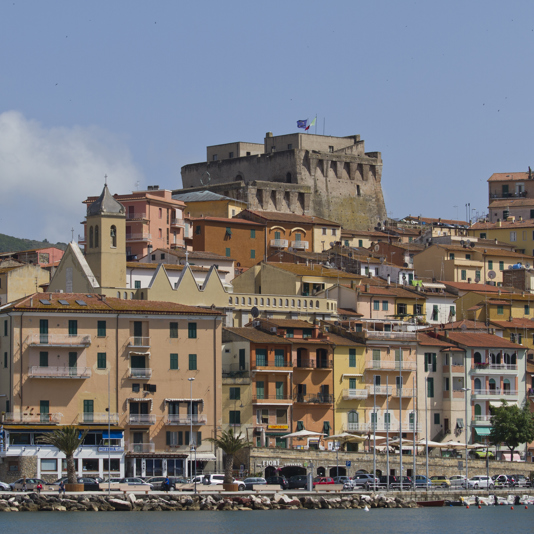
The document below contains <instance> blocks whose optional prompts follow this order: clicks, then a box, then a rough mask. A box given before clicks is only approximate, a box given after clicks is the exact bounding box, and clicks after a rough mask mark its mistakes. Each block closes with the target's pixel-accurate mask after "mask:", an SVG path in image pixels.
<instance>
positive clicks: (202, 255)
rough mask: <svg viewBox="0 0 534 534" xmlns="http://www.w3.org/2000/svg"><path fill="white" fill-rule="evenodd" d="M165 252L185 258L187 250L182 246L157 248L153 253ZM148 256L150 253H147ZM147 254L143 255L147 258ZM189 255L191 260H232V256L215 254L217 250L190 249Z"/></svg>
mask: <svg viewBox="0 0 534 534" xmlns="http://www.w3.org/2000/svg"><path fill="white" fill-rule="evenodd" d="M158 251H159V252H165V253H167V254H170V255H171V256H176V257H177V258H183V259H184V260H185V250H184V249H180V248H175V249H174V248H173V249H170V248H157V249H156V250H153V251H152V254H154V253H156V252H158ZM147 256H148V254H147ZM147 256H143V257H144V258H146V257H147ZM187 257H188V259H189V260H225V261H232V259H231V258H228V257H226V256H222V255H221V254H215V252H206V251H203V250H190V251H188V253H187Z"/></svg>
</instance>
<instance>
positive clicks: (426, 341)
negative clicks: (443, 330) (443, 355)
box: [417, 332, 450, 347]
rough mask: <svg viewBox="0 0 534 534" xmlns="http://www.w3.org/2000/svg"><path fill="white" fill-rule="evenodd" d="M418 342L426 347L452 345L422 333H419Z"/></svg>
mask: <svg viewBox="0 0 534 534" xmlns="http://www.w3.org/2000/svg"><path fill="white" fill-rule="evenodd" d="M417 342H418V343H419V345H421V346H424V347H431V346H432V347H449V346H450V343H447V342H446V341H442V340H441V339H437V338H435V337H432V336H429V335H428V334H424V333H422V332H418V333H417Z"/></svg>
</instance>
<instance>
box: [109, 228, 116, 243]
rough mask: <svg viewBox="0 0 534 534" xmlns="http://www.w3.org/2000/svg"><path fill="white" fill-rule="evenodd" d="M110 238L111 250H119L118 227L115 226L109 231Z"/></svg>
mask: <svg viewBox="0 0 534 534" xmlns="http://www.w3.org/2000/svg"><path fill="white" fill-rule="evenodd" d="M109 237H111V248H117V227H116V226H115V225H112V226H111V228H110V229H109Z"/></svg>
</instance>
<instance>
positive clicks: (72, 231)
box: [70, 227, 74, 241]
mask: <svg viewBox="0 0 534 534" xmlns="http://www.w3.org/2000/svg"><path fill="white" fill-rule="evenodd" d="M70 233H71V234H72V241H74V227H73V228H71V229H70Z"/></svg>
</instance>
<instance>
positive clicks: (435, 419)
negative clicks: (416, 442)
mask: <svg viewBox="0 0 534 534" xmlns="http://www.w3.org/2000/svg"><path fill="white" fill-rule="evenodd" d="M434 424H435V425H439V424H440V423H439V413H435V414H434Z"/></svg>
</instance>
